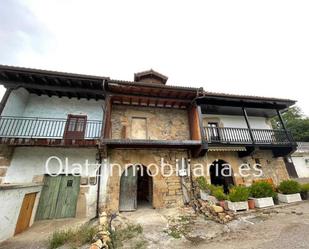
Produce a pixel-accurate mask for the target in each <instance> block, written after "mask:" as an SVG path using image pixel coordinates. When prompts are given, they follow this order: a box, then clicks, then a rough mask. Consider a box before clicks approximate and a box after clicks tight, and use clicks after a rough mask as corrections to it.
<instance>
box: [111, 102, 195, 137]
mask: <svg viewBox="0 0 309 249" xmlns="http://www.w3.org/2000/svg"><path fill="white" fill-rule="evenodd" d="M133 117H141V118H146V120H147V139H153V140H188V139H190V132H189V131H190V129H189V121H188V111H187V110H176V109H173V110H171V109H163V108H154V107H132V106H125V105H113V108H112V117H111V122H112V138H113V139H121V138H130V137H131V128H132V127H131V125H132V123H131V121H132V118H133Z"/></svg>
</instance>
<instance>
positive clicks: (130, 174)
mask: <svg viewBox="0 0 309 249" xmlns="http://www.w3.org/2000/svg"><path fill="white" fill-rule="evenodd" d="M134 171H135V170H134V168H133V167H129V168H128V169H127V174H126V172H124V173H123V174H122V176H121V179H120V198H119V211H134V210H136V208H137V173H136V172H134Z"/></svg>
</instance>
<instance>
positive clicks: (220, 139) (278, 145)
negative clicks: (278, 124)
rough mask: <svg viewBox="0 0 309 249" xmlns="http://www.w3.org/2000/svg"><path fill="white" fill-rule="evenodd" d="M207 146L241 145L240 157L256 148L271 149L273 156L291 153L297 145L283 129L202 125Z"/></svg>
mask: <svg viewBox="0 0 309 249" xmlns="http://www.w3.org/2000/svg"><path fill="white" fill-rule="evenodd" d="M204 135H205V137H206V142H207V144H208V147H209V148H211V147H212V146H214V147H217V146H242V147H244V148H246V150H245V151H239V152H238V154H239V156H240V157H244V156H249V155H251V154H252V153H253V152H254V151H255V150H256V149H261V150H271V151H272V152H273V155H274V157H284V156H287V155H289V154H291V153H293V152H294V151H295V150H296V148H297V145H296V143H295V141H294V139H293V136H292V134H291V133H290V132H289V131H287V130H285V129H274V130H273V129H246V128H216V127H204Z"/></svg>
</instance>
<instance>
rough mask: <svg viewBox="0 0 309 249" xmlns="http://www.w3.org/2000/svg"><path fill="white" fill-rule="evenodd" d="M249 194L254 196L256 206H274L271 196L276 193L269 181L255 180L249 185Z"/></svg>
mask: <svg viewBox="0 0 309 249" xmlns="http://www.w3.org/2000/svg"><path fill="white" fill-rule="evenodd" d="M250 196H251V197H253V198H254V203H255V206H256V207H257V208H264V207H270V206H274V200H273V197H275V196H276V193H275V191H274V189H273V186H272V184H270V183H269V182H256V183H253V184H252V185H251V187H250Z"/></svg>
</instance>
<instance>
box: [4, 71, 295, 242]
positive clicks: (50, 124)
mask: <svg viewBox="0 0 309 249" xmlns="http://www.w3.org/2000/svg"><path fill="white" fill-rule="evenodd" d="M167 80H168V78H167V77H166V76H164V75H162V74H160V73H158V72H155V71H153V70H149V71H145V72H141V73H137V74H135V75H134V81H132V82H130V81H120V80H114V79H110V78H108V77H98V76H89V75H80V74H70V73H60V72H54V71H46V70H37V69H28V68H19V67H11V66H0V83H1V84H3V85H4V86H5V87H6V89H7V91H6V93H5V95H4V97H3V99H2V101H1V106H0V115H1V117H0V146H1V147H0V149H1V151H0V200H1V202H3V203H4V202H5V203H6V205H2V206H1V207H0V224H1V226H0V241H1V240H3V239H6V238H8V237H10V236H12V235H14V234H16V233H19V232H21V231H23V230H25V229H26V228H27V227H29V226H30V225H31V224H32V223H33V222H34V221H35V220H40V219H55V218H66V217H88V218H92V217H95V216H96V215H97V212H98V210H99V208H106V209H108V210H110V211H119V210H120V211H128V210H135V209H137V208H138V207H140V206H142V205H148V206H150V207H153V208H164V207H171V206H177V205H182V204H184V203H185V202H186V201H188V198H190V194H189V192H190V191H191V190H192V189H191V187H192V185H191V183H192V179H194V177H196V176H195V175H194V174H191V172H194V171H196V170H198V171H200V172H202V174H203V175H204V176H206V178H207V179H208V181H209V182H210V183H212V184H220V185H224V186H227V185H228V184H235V185H237V184H245V185H250V184H251V183H252V181H253V180H254V179H255V178H256V177H262V178H272V179H273V181H274V183H276V184H278V183H279V182H280V181H281V180H283V179H287V178H289V174H288V170H287V166H286V164H285V162H284V158H285V157H286V156H288V155H289V154H291V153H292V152H293V151H295V149H296V144H295V142H294V141H293V138H292V136H291V135H290V133H289V131H287V130H286V129H285V126H284V123H283V121H282V119H281V115H280V112H282V111H285V110H286V109H287V108H288V107H289V106H291V105H293V104H294V103H295V101H292V100H287V99H276V98H266V97H253V96H240V95H230V94H219V93H211V92H208V91H205V90H204V89H203V88H192V87H179V86H171V85H167V84H166V83H167ZM275 115H279V117H280V120H281V121H282V122H281V124H282V128H281V129H277V130H273V129H272V127H271V125H270V122H269V118H271V117H273V116H275ZM242 164H246V165H247V167H248V168H247V169H246V172H249V174H248V175H249V176H246V177H243V176H242V174H241V172H240V171H241V169H242V168H241V167H240V165H242ZM255 164H258V165H259V168H254V167H253V165H255ZM165 166H168V167H165ZM226 167H228V169H229V170H230V171H231V172H232V173H233V174H232V175H231V176H225V175H223V174H222V169H225V168H226ZM218 169H220V170H219V171H220V172H221V173H219V174H217V173H216V174H215V172H217V170H218ZM258 170H261V171H262V174H261V175H259V176H255V175H254V174H253V173H254V172H255V171H258ZM166 174H168V176H166ZM188 196H189V197H188Z"/></svg>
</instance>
